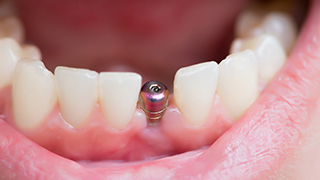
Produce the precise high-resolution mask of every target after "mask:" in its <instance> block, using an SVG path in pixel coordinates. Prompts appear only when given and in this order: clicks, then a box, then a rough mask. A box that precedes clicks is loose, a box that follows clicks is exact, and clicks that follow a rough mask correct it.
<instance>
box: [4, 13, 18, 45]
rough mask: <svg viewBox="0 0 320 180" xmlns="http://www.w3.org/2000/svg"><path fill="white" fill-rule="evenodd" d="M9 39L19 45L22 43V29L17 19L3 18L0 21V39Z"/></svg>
mask: <svg viewBox="0 0 320 180" xmlns="http://www.w3.org/2000/svg"><path fill="white" fill-rule="evenodd" d="M4 37H9V38H12V39H14V40H16V41H17V42H19V43H22V42H23V41H24V29H23V26H22V23H21V21H20V20H19V18H17V17H15V16H8V17H4V18H2V19H1V20H0V38H4Z"/></svg>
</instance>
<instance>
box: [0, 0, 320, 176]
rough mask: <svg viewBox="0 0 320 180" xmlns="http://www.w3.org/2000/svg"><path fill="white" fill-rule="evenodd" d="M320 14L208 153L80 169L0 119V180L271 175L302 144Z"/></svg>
mask: <svg viewBox="0 0 320 180" xmlns="http://www.w3.org/2000/svg"><path fill="white" fill-rule="evenodd" d="M319 9H320V1H317V0H314V1H313V3H312V9H311V11H310V14H309V17H308V18H307V20H306V21H305V25H304V27H303V30H302V32H301V34H300V38H299V40H298V42H297V46H296V48H295V50H294V51H293V53H292V55H291V57H290V58H289V62H288V63H287V64H286V66H285V67H284V68H283V69H282V71H281V73H280V74H279V75H278V76H277V77H276V79H275V80H274V81H273V82H272V83H271V84H270V85H269V86H268V87H267V89H266V90H265V91H264V92H263V93H262V95H261V96H260V98H259V99H258V101H257V102H256V103H255V104H254V105H252V106H251V108H250V109H249V110H248V111H247V113H246V114H245V115H244V116H243V117H242V118H241V119H240V120H239V121H238V122H237V123H236V124H234V125H233V126H232V127H231V128H230V129H229V130H228V131H227V132H226V133H225V134H223V135H222V136H221V137H220V138H219V139H218V140H217V141H216V142H215V143H214V144H213V145H211V146H210V147H209V148H208V149H206V150H203V151H198V152H191V153H186V154H181V155H177V156H172V157H168V158H163V159H159V160H155V161H149V162H141V163H137V164H128V165H122V166H120V165H119V166H118V165H116V163H115V164H107V165H102V166H99V165H98V164H95V165H86V163H85V162H84V163H83V165H84V166H83V165H80V164H78V163H76V162H74V161H71V160H69V159H66V158H63V157H60V156H58V155H56V154H54V153H51V152H49V151H47V150H46V149H44V148H42V147H40V146H39V145H37V144H35V143H33V142H32V141H30V140H28V139H27V138H25V137H24V136H23V135H21V134H20V133H18V132H17V131H15V130H14V129H13V128H12V127H11V126H9V125H8V124H7V123H6V122H5V121H4V120H2V119H0V132H1V133H0V179H8V177H9V178H12V179H68V178H70V179H106V178H107V179H112V178H117V179H124V178H127V179H130V178H131V179H163V177H166V178H168V179H180V178H189V177H198V178H199V179H212V178H214V179H237V178H239V177H243V178H244V179H254V178H258V179H262V178H267V177H270V176H271V175H272V174H273V173H275V172H276V171H277V169H279V168H280V167H281V165H282V164H283V163H284V162H285V160H286V159H287V158H289V157H290V156H292V155H293V153H294V152H295V149H296V148H297V147H298V146H299V145H300V144H299V143H300V141H301V138H302V137H304V135H305V134H306V131H307V130H308V128H309V127H310V125H311V124H312V120H313V116H312V115H313V114H315V113H314V112H315V111H316V110H315V107H314V106H315V104H314V103H315V102H316V101H318V98H319V96H318V95H319V89H320V84H318V83H314V82H319V80H320V79H319V77H320V71H319V70H318V67H320V61H319V59H320V57H319V53H317V52H318V49H320V41H319V38H320V32H319V25H320V16H319V13H318V12H319ZM106 166H108V167H106Z"/></svg>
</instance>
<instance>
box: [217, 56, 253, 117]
mask: <svg viewBox="0 0 320 180" xmlns="http://www.w3.org/2000/svg"><path fill="white" fill-rule="evenodd" d="M217 93H218V94H219V95H220V97H221V101H222V103H223V105H224V107H225V108H226V109H227V111H228V112H229V113H230V115H231V116H232V117H233V118H234V119H238V118H239V117H241V116H242V115H243V114H244V112H245V111H246V110H247V109H248V107H249V106H250V105H251V104H252V103H253V102H254V101H255V99H256V98H257V96H258V70H257V63H256V60H255V55H254V53H253V52H252V51H251V50H246V51H243V52H239V53H235V54H231V55H229V56H228V57H227V58H226V59H225V60H223V61H221V63H220V64H219V82H218V87H217Z"/></svg>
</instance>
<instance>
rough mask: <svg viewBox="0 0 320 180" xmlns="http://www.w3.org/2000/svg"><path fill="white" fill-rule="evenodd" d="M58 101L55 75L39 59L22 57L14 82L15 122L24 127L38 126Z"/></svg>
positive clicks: (13, 105)
mask: <svg viewBox="0 0 320 180" xmlns="http://www.w3.org/2000/svg"><path fill="white" fill-rule="evenodd" d="M56 102H57V95H56V91H55V87H54V76H53V74H52V73H51V72H50V71H48V70H47V69H46V68H45V67H44V65H43V63H42V62H41V61H38V60H32V59H21V60H20V61H19V62H18V64H17V66H16V69H15V72H14V78H13V84H12V107H13V116H14V120H15V123H16V125H17V126H18V127H20V128H22V129H33V128H36V127H38V126H39V125H40V124H41V122H43V121H44V120H45V117H46V116H47V115H48V114H49V113H50V111H51V110H52V108H53V106H54V105H55V103H56Z"/></svg>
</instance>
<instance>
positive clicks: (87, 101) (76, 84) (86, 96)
mask: <svg viewBox="0 0 320 180" xmlns="http://www.w3.org/2000/svg"><path fill="white" fill-rule="evenodd" d="M55 82H56V90H57V94H58V99H59V104H60V111H61V114H62V116H63V117H64V119H65V120H66V121H67V122H68V123H69V124H71V125H72V126H74V127H80V126H82V125H83V124H84V123H85V122H86V120H87V118H88V116H89V115H90V113H91V111H92V109H93V107H94V105H95V103H96V102H97V100H98V73H97V72H95V71H90V70H87V69H76V68H68V67H57V68H56V69H55Z"/></svg>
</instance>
